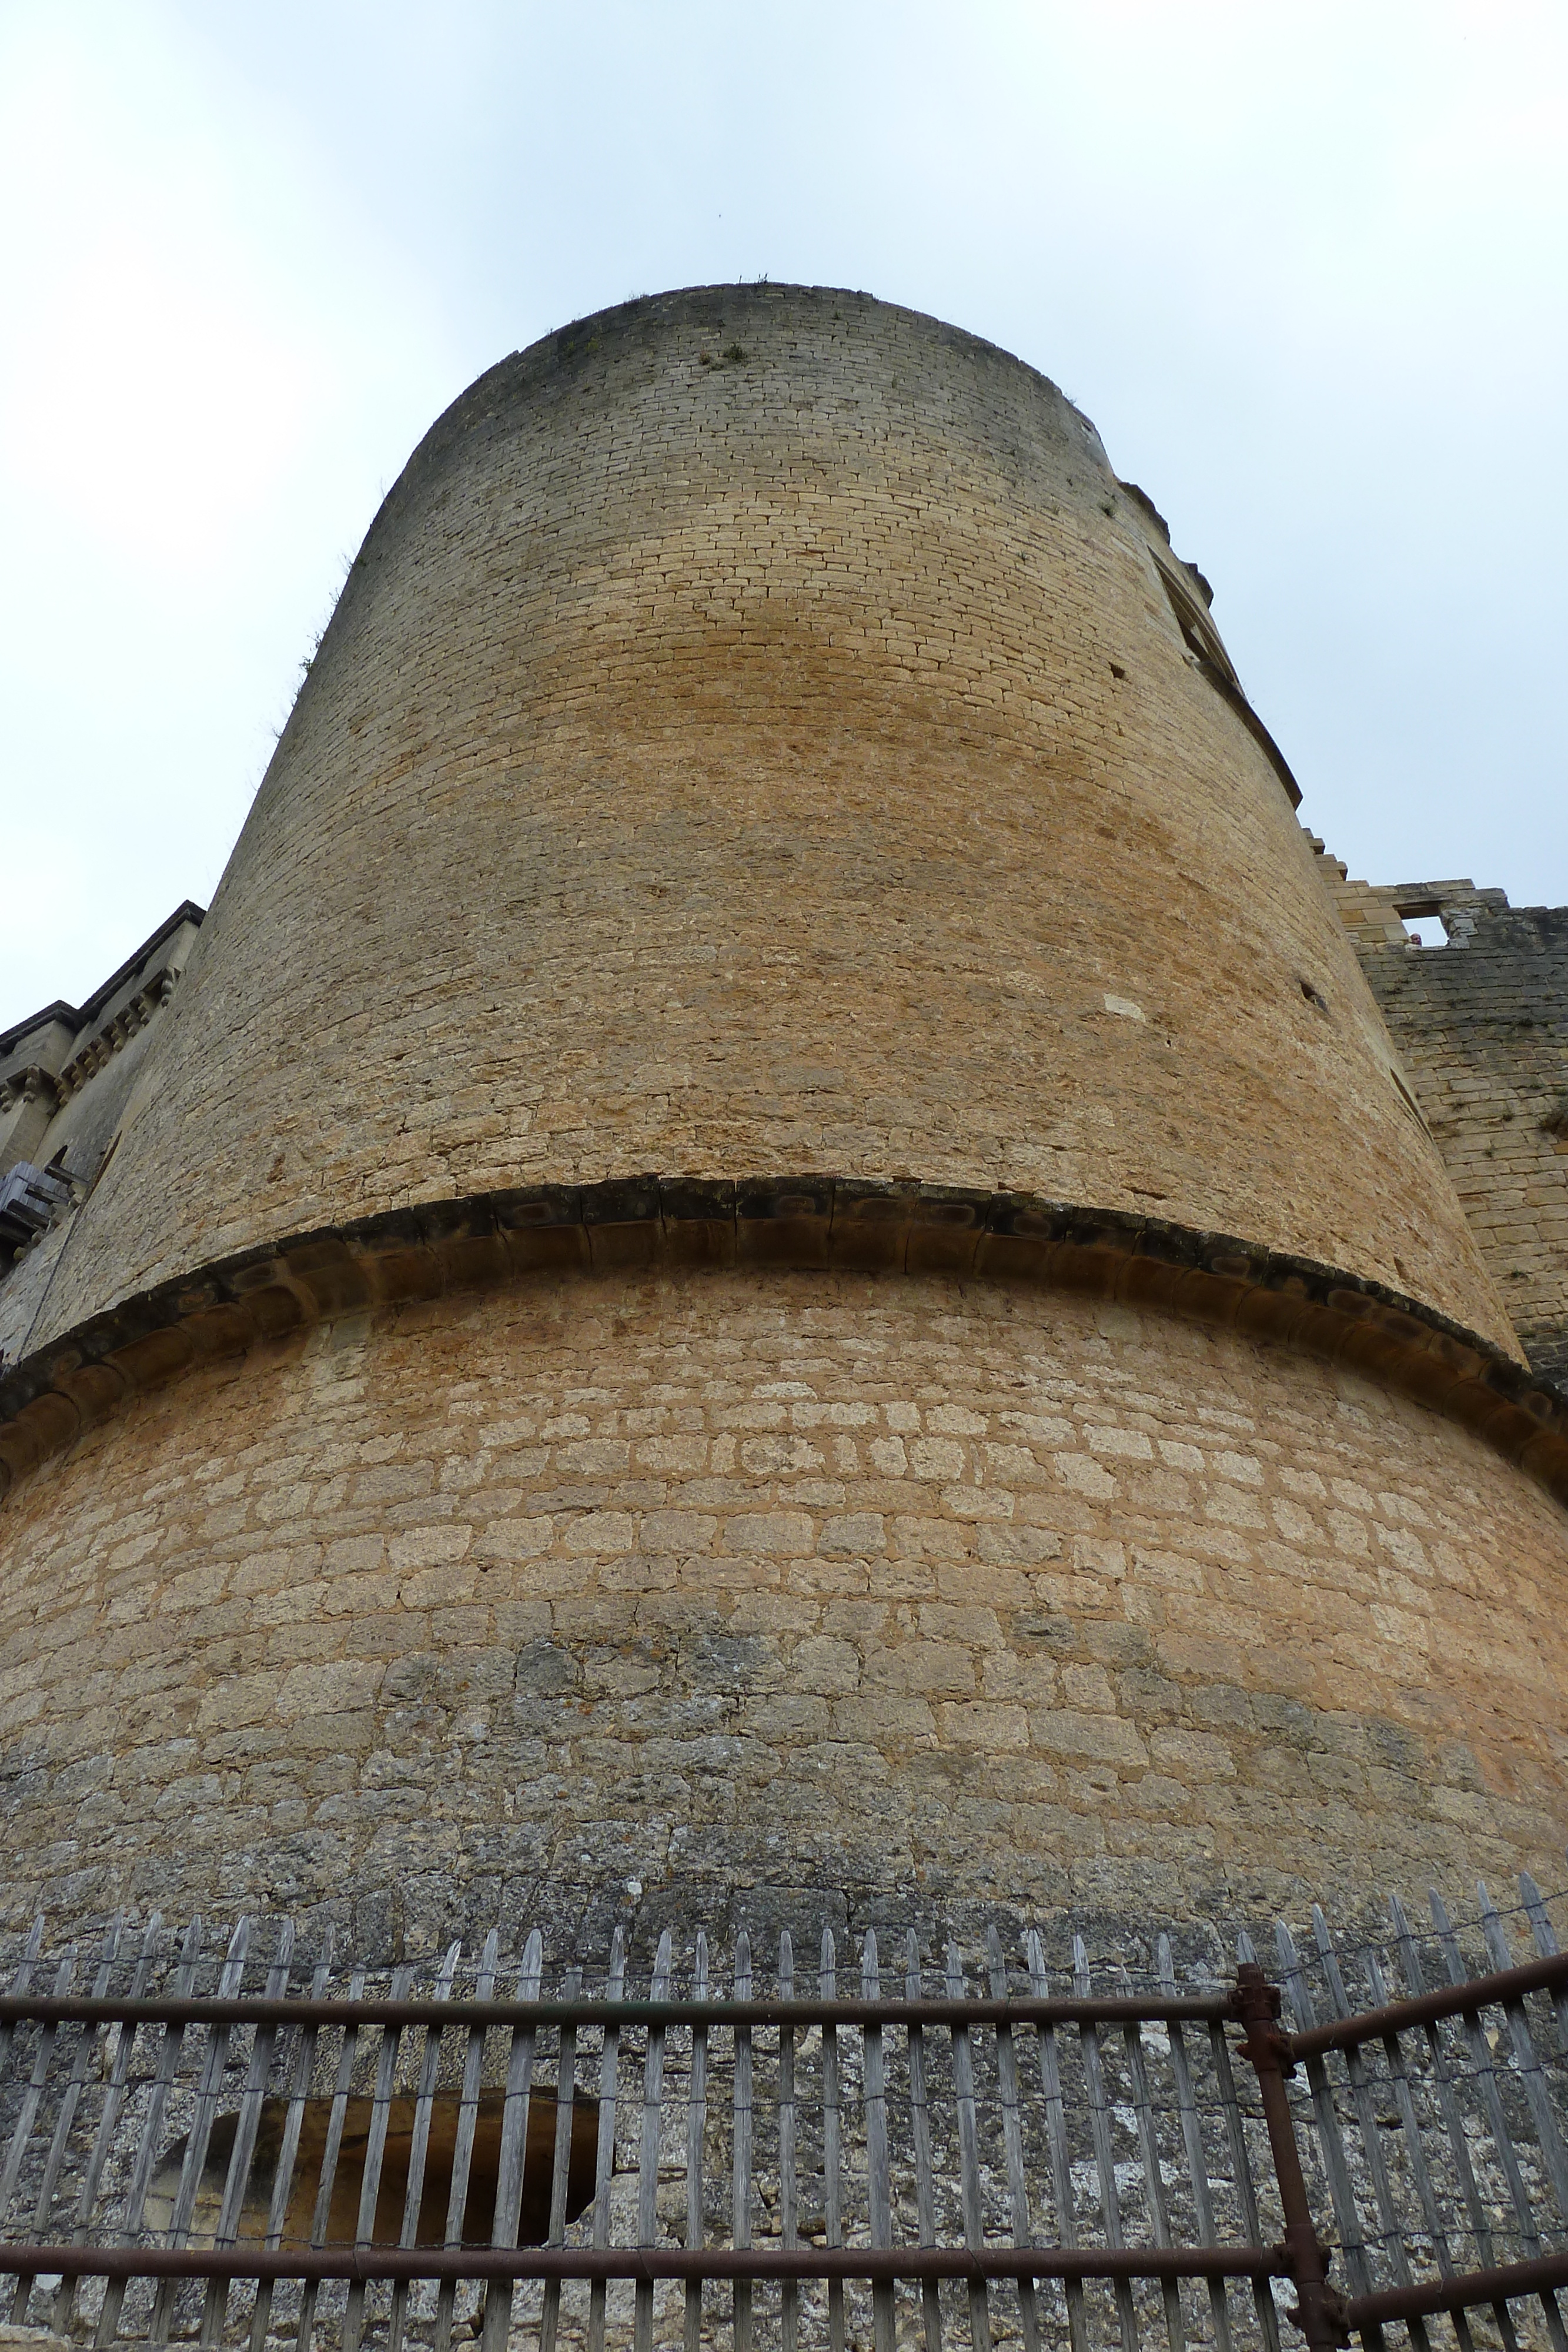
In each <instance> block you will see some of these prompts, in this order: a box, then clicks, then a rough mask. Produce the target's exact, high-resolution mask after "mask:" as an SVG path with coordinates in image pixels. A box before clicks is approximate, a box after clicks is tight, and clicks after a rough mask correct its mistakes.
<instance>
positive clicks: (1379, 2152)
mask: <svg viewBox="0 0 1568 2352" xmlns="http://www.w3.org/2000/svg"><path fill="white" fill-rule="evenodd" d="M1312 1940H1313V1942H1314V1943H1315V1944H1316V1946H1317V1948H1318V1958H1319V1959H1320V1960H1321V1961H1322V1969H1323V1979H1324V1981H1325V1982H1326V1984H1327V1986H1328V1990H1329V1999H1330V2000H1331V2001H1332V2002H1333V2010H1334V2014H1335V2016H1336V2017H1349V2016H1351V2015H1352V2014H1353V2011H1352V2008H1351V2002H1350V1996H1349V1994H1348V1993H1347V1992H1346V1990H1345V1985H1344V1979H1343V1976H1342V1975H1341V1973H1340V1965H1339V1959H1338V1957H1337V1955H1336V1954H1335V1951H1334V1948H1333V1937H1332V1936H1331V1935H1330V1934H1329V1924H1328V1921H1327V1919H1326V1918H1325V1917H1324V1916H1323V1912H1322V1906H1321V1905H1320V1904H1316V1903H1314V1904H1313V1906H1312ZM1302 1986H1303V1990H1304V1988H1305V1979H1304V1978H1303V1979H1302ZM1309 2006H1310V2004H1309ZM1344 2062H1345V2073H1346V2074H1348V2075H1349V2077H1350V2095H1351V2102H1352V2104H1353V2105H1354V2108H1355V2119H1356V2122H1357V2124H1358V2125H1359V2126H1360V2128H1361V2144H1362V2147H1363V2148H1364V2150H1365V2153H1366V2168H1367V2171H1368V2173H1369V2174H1370V2175H1371V2179H1372V2194H1373V2199H1374V2201H1375V2204H1376V2207H1377V2220H1378V2225H1379V2229H1380V2231H1381V2232H1382V2237H1383V2242H1384V2244H1385V2247H1386V2248H1387V2250H1388V2255H1389V2259H1390V2261H1391V2262H1392V2263H1393V2264H1394V2273H1395V2281H1396V2284H1397V2285H1399V2286H1409V2285H1411V2284H1413V2280H1412V2277H1411V2271H1410V2258H1409V2256H1408V2254H1407V2253H1406V2249H1405V2233H1404V2231H1402V2229H1401V2228H1400V2226H1399V2215H1398V2213H1397V2211H1396V2209H1395V2204H1394V2191H1393V2189H1392V2188H1391V2187H1390V2185H1389V2179H1388V2167H1387V2165H1386V2164H1385V2162H1384V2160H1383V2135H1382V2133H1381V2131H1380V2129H1379V2127H1378V2122H1377V2113H1376V2106H1375V2102H1374V2099H1373V2095H1372V2084H1371V2082H1370V2080H1369V2079H1368V2076H1367V2072H1366V2061H1365V2058H1364V2055H1363V2053H1362V2052H1361V2051H1360V2050H1359V2049H1357V2048H1355V2047H1354V2046H1353V2047H1352V2048H1351V2049H1349V2050H1347V2051H1346V2052H1345V2053H1344ZM1309 2072H1310V2069H1309ZM1407 2324H1408V2326H1409V2330H1410V2341H1411V2343H1412V2344H1413V2345H1414V2346H1415V2347H1416V2352H1428V2347H1429V2346H1430V2343H1431V2336H1430V2332H1429V2330H1428V2329H1427V2323H1426V2321H1425V2320H1424V2319H1421V2318H1415V2319H1412V2320H1410V2321H1409V2322H1408V2323H1407Z"/></svg>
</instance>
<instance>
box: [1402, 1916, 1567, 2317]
mask: <svg viewBox="0 0 1568 2352" xmlns="http://www.w3.org/2000/svg"><path fill="white" fill-rule="evenodd" d="M1427 1901H1428V1902H1429V1904H1430V1905H1431V1909H1432V1918H1433V1923H1434V1925H1435V1926H1436V1927H1437V1940H1438V1942H1439V1944H1440V1945H1441V1947H1442V1951H1443V1958H1444V1961H1445V1962H1446V1964H1447V1967H1448V1980H1449V1982H1450V1983H1451V1984H1456V1985H1462V1984H1463V1983H1464V1982H1465V1981H1466V1979H1467V1978H1468V1976H1469V1970H1468V1969H1467V1968H1466V1967H1465V1962H1464V1955H1463V1954H1462V1953H1461V1952H1460V1950H1459V1944H1458V1937H1457V1936H1456V1935H1455V1934H1454V1931H1453V1928H1452V1927H1451V1926H1450V1925H1449V1921H1448V1911H1447V1909H1446V1908H1445V1906H1444V1903H1443V1898H1442V1896H1441V1895H1439V1894H1438V1892H1437V1888H1436V1887H1435V1886H1434V1887H1433V1888H1431V1889H1430V1891H1429V1893H1428V1895H1427ZM1459 2022H1460V2025H1461V2026H1462V2028H1463V2031H1464V2035H1465V2039H1466V2041H1467V2042H1468V2043H1469V2053H1470V2063H1471V2065H1472V2066H1473V2067H1474V2069H1475V2073H1476V2077H1477V2079H1478V2081H1479V2084H1480V2090H1481V2098H1482V2102H1483V2104H1484V2105H1485V2107H1486V2113H1487V2124H1488V2126H1489V2128H1490V2132H1491V2136H1492V2144H1493V2146H1494V2147H1495V2148H1496V2150H1497V2156H1498V2161H1499V2163H1500V2165H1501V2167H1502V2176H1503V2179H1505V2180H1506V2181H1507V2183H1508V2193H1509V2196H1510V2198H1511V2200H1512V2204H1513V2210H1514V2213H1515V2215H1516V2217H1517V2219H1518V2222H1519V2234H1520V2236H1521V2239H1522V2240H1523V2242H1524V2250H1525V2253H1526V2255H1527V2257H1529V2258H1531V2259H1533V2258H1534V2257H1535V2256H1537V2255H1539V2253H1540V2252H1541V2233H1540V2231H1538V2229H1537V2228H1536V2226H1535V2211H1534V2208H1533V2207H1532V2205H1531V2201H1530V2191H1529V2190H1528V2189H1526V2187H1525V2185H1524V2175H1523V2173H1522V2172H1521V2169H1520V2164H1519V2156H1518V2152H1517V2150H1516V2149H1515V2147H1514V2145H1513V2135H1512V2133H1511V2131H1510V2130H1509V2127H1508V2117H1507V2116H1505V2115H1504V2113H1503V2105H1502V2095H1501V2093H1500V2091H1499V2089H1498V2084H1497V2069H1496V2066H1495V2064H1494V2063H1493V2060H1492V2053H1491V2044H1490V2042H1488V2040H1487V2035H1486V2028H1485V2027H1484V2026H1483V2025H1482V2023H1481V2021H1480V2017H1479V2014H1478V2012H1477V2011H1475V2010H1473V2009H1468V2010H1466V2011H1464V2012H1463V2015H1462V2016H1461V2018H1460V2020H1459ZM1539 2301H1540V2304H1541V2309H1542V2315H1543V2316H1544V2318H1545V2321H1546V2332H1547V2335H1548V2336H1550V2338H1551V2340H1552V2352H1568V2334H1565V2333H1564V2331H1563V2315H1562V2313H1561V2312H1560V2311H1559V2309H1558V2307H1557V2297H1556V2296H1555V2295H1554V2294H1551V2293H1550V2292H1547V2293H1544V2294H1542V2295H1541V2296H1540V2298H1539Z"/></svg>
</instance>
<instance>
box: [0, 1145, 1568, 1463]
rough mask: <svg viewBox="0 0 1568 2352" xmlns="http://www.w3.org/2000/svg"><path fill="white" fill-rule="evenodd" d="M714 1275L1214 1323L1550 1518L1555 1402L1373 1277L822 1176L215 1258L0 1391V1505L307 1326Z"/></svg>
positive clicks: (1567, 1436)
mask: <svg viewBox="0 0 1568 2352" xmlns="http://www.w3.org/2000/svg"><path fill="white" fill-rule="evenodd" d="M733 1265H743V1266H745V1265H753V1266H759V1267H770V1268H774V1269H783V1270H800V1271H810V1270H813V1269H820V1270H823V1271H841V1272H852V1273H866V1272H873V1273H888V1274H912V1275H943V1276H955V1277H959V1278H962V1277H964V1276H973V1277H976V1278H978V1279H982V1280H986V1281H1003V1282H1006V1281H1019V1282H1033V1283H1043V1284H1046V1285H1050V1286H1056V1287H1059V1288H1062V1289H1067V1290H1074V1291H1080V1292H1090V1293H1093V1294H1096V1295H1099V1296H1102V1297H1114V1298H1117V1299H1120V1300H1122V1301H1124V1302H1125V1303H1126V1304H1128V1305H1130V1306H1136V1307H1150V1308H1154V1309H1156V1310H1162V1311H1164V1312H1166V1313H1169V1314H1174V1315H1178V1316H1181V1317H1183V1318H1186V1319H1188V1320H1192V1321H1197V1322H1201V1323H1209V1324H1216V1325H1223V1326H1226V1327H1228V1328H1230V1329H1233V1330H1236V1331H1239V1332H1240V1333H1242V1334H1244V1335H1246V1336H1248V1337H1250V1338H1253V1339H1264V1340H1271V1341H1274V1342H1277V1343H1279V1344H1281V1345H1283V1346H1286V1347H1290V1348H1295V1349H1302V1350H1304V1351H1305V1352H1307V1353H1309V1354H1312V1355H1314V1356H1318V1357H1322V1358H1327V1359H1329V1360H1333V1361H1336V1362H1340V1363H1343V1364H1346V1365H1348V1366H1350V1367H1352V1368H1353V1369H1354V1370H1356V1371H1358V1372H1360V1373H1362V1374H1363V1375H1364V1376H1365V1377H1367V1378H1369V1379H1372V1380H1375V1381H1382V1382H1383V1383H1385V1385H1386V1386H1387V1387H1389V1388H1391V1389H1394V1390H1396V1391H1399V1392H1400V1393H1402V1394H1404V1395H1406V1396H1408V1397H1411V1398H1413V1399H1415V1400H1416V1402H1420V1403H1422V1404H1425V1405H1427V1406H1429V1407H1430V1408H1431V1409H1432V1410H1433V1411H1435V1412H1439V1413H1441V1414H1443V1415H1444V1416H1446V1417H1447V1418H1448V1419H1449V1420H1452V1421H1456V1422H1458V1423H1460V1424H1462V1425H1463V1426H1464V1427H1467V1428H1469V1429H1470V1430H1471V1431H1473V1432H1474V1433H1475V1434H1476V1435H1478V1436H1479V1437H1480V1438H1481V1439H1482V1440H1483V1441H1484V1442H1485V1443H1486V1444H1488V1445H1489V1446H1490V1447H1492V1448H1493V1449H1494V1450H1495V1451H1496V1452H1497V1453H1499V1454H1502V1455H1503V1456H1504V1457H1505V1458H1506V1459H1508V1460H1510V1461H1511V1462H1515V1463H1517V1464H1518V1465H1520V1466H1521V1468H1523V1469H1524V1470H1526V1471H1528V1472H1529V1473H1530V1475H1531V1476H1532V1477H1534V1478H1535V1479H1537V1480H1538V1481H1539V1482H1540V1484H1541V1485H1542V1486H1544V1487H1545V1488H1546V1489H1547V1491H1548V1492H1549V1493H1550V1494H1552V1495H1553V1496H1556V1497H1557V1499H1558V1500H1559V1501H1562V1502H1565V1503H1568V1397H1565V1396H1564V1395H1563V1392H1562V1391H1561V1390H1559V1389H1558V1388H1556V1387H1555V1386H1554V1385H1552V1384H1551V1383H1549V1382H1542V1381H1539V1380H1537V1379H1535V1378H1533V1377H1532V1376H1531V1373H1530V1372H1529V1370H1527V1369H1526V1368H1525V1367H1524V1366H1522V1365H1521V1364H1520V1363H1518V1362H1517V1361H1515V1360H1514V1359H1513V1358H1512V1357H1511V1356H1508V1355H1506V1354H1505V1353H1504V1352H1503V1350H1502V1349H1500V1348H1497V1347H1495V1346H1493V1344H1492V1343H1491V1342H1490V1340H1488V1339H1482V1338H1480V1337H1479V1336H1478V1335H1477V1334H1476V1333H1475V1332H1472V1331H1468V1330H1466V1329H1465V1328H1463V1327H1462V1326H1461V1325H1459V1324H1457V1323H1454V1322H1450V1321H1449V1320H1448V1318H1445V1317H1443V1316H1441V1315H1439V1314H1437V1312H1436V1311H1435V1310H1434V1309H1432V1308H1430V1307H1424V1306H1422V1305H1420V1304H1418V1303H1417V1302H1416V1301H1414V1300H1411V1299H1409V1298H1406V1297H1401V1296H1400V1295H1399V1294H1398V1293H1397V1292H1396V1291H1393V1290H1389V1289H1387V1288H1385V1286H1383V1285H1381V1284H1379V1283H1375V1282H1371V1281H1368V1280H1365V1279H1364V1278H1363V1277H1361V1276H1355V1275H1352V1274H1346V1273H1343V1272H1342V1271H1341V1270H1339V1269H1338V1268H1335V1267H1333V1266H1327V1265H1318V1264H1315V1263H1314V1262H1312V1260H1310V1259H1306V1258H1301V1257H1292V1256H1290V1255H1286V1254H1285V1253H1283V1252H1281V1251H1276V1250H1270V1249H1266V1248H1263V1247H1260V1246H1259V1245H1258V1244H1254V1243H1249V1242H1245V1241H1240V1240H1238V1239H1237V1238H1236V1237H1235V1236H1234V1235H1231V1234H1213V1233H1200V1232H1197V1231H1195V1230H1193V1229H1192V1228H1190V1227H1186V1226H1182V1225H1177V1224H1171V1223H1166V1222H1164V1221H1163V1220H1161V1219H1158V1218H1139V1217H1134V1216H1130V1215H1128V1214H1126V1213H1124V1212H1121V1211H1117V1210H1091V1209H1084V1208H1082V1207H1072V1206H1070V1205H1065V1204H1063V1203H1062V1202H1055V1201H1048V1200H1044V1199H1040V1198H1039V1197H1037V1196H1031V1195H1029V1194H1025V1193H986V1192H976V1191H967V1190H964V1189H962V1188H956V1187H954V1188H944V1187H941V1186H936V1185H925V1184H909V1183H893V1182H880V1183H879V1182H873V1181H865V1180H863V1179H849V1178H842V1177H831V1176H821V1175H810V1176H778V1177H742V1178H737V1179H735V1180H733V1181H728V1180H724V1181H712V1180H704V1179H696V1178H686V1177H676V1178H661V1177H658V1176H646V1177H643V1178H639V1179H635V1180H632V1181H612V1182H606V1183H600V1184H584V1185H571V1186H569V1185H540V1186H534V1187H529V1188H524V1189H519V1190H515V1191H507V1192H485V1193H478V1194H475V1195H473V1196H472V1197H469V1198H466V1199H454V1200H446V1201H433V1202H422V1203H421V1204H420V1205H419V1206H418V1207H415V1208H410V1209H401V1210H393V1211H390V1212H385V1213H381V1214H378V1215H374V1216H368V1217H363V1218H359V1219H355V1220H353V1221H351V1222H347V1223H341V1224H339V1225H334V1226H329V1227H325V1228H322V1229H319V1230H318V1231H316V1232H313V1233H305V1234H298V1235H296V1236H295V1237H294V1238H293V1239H291V1240H289V1241H287V1242H284V1243H282V1244H278V1245H277V1247H275V1248H261V1249H250V1250H244V1251H241V1252H239V1253H237V1254H236V1255H234V1256H232V1257H227V1258H224V1259H220V1260H217V1261H215V1262H214V1263H213V1264H212V1265H208V1266H206V1267H204V1268H203V1269H202V1270H201V1271H200V1272H199V1273H197V1274H196V1275H194V1276H187V1277H183V1278H181V1279H178V1280H174V1281H171V1282H167V1283H162V1284H160V1285H158V1286H155V1287H153V1288H152V1289H150V1290H145V1291H142V1292H141V1293H140V1294H139V1295H138V1296H136V1297H131V1298H127V1299H125V1300H123V1301H122V1302H121V1303H120V1305H119V1306H117V1307H112V1308H110V1310H109V1311H108V1312H107V1313H104V1314H101V1315H97V1316H94V1317H93V1318H91V1319H90V1320H89V1321H88V1322H85V1323H83V1324H82V1325H81V1326H79V1328H77V1329H76V1330H74V1331H72V1332H71V1333H69V1334H68V1336H67V1337H66V1338H64V1339H57V1340H54V1341H52V1342H51V1343H50V1344H49V1345H48V1346H47V1347H45V1348H43V1349H38V1350H37V1352H36V1353H35V1354H33V1355H31V1356H29V1357H27V1358H26V1359H25V1360H23V1361H22V1362H20V1363H18V1364H16V1365H15V1366H14V1367H13V1368H12V1369H11V1370H9V1371H7V1372H5V1374H4V1375H3V1376H0V1494H4V1492H5V1489H6V1488H7V1487H8V1486H9V1485H10V1484H11V1483H12V1481H13V1480H14V1479H15V1478H16V1477H17V1476H18V1475H21V1474H22V1473H24V1472H25V1471H26V1470H27V1469H30V1468H32V1467H33V1466H34V1465H37V1463H39V1462H41V1461H43V1460H44V1459H46V1458H47V1456H48V1455H49V1454H55V1453H58V1452H60V1451H61V1450H63V1449H64V1448H65V1447H66V1446H68V1445H69V1444H71V1443H72V1441H73V1440H74V1439H75V1437H76V1436H77V1435H78V1432H79V1431H80V1430H82V1429H83V1428H84V1427H86V1426H87V1425H89V1424H90V1423H93V1422H95V1421H98V1420H100V1419H101V1418H103V1416H104V1415H105V1414H107V1413H109V1412H112V1411H113V1409H114V1407H115V1405H116V1404H117V1403H118V1402H120V1399H121V1398H122V1397H124V1396H126V1395H128V1394H131V1393H134V1392H136V1391H140V1390H144V1389H148V1388H152V1387H156V1386H158V1385H160V1384H162V1382H164V1381H168V1380H171V1379H172V1378H173V1377H174V1376H175V1375H177V1374H178V1373H179V1372H181V1371H183V1370H185V1369H186V1368H187V1367H188V1366H190V1365H192V1364H194V1363H197V1362H200V1361H204V1360H213V1359H214V1358H219V1357H224V1356H233V1355H238V1354H242V1353H244V1352H245V1350H246V1349H249V1348H251V1347H254V1346H255V1345H256V1343H257V1342H258V1341H259V1340H263V1339H271V1338H274V1337H276V1336H277V1335H279V1334H281V1333H283V1332H285V1331H287V1330H291V1329H293V1328H297V1327H298V1326H299V1325H302V1324H305V1323H309V1322H313V1321H317V1320H319V1319H321V1318H329V1317H332V1316H336V1315H342V1314H347V1313H351V1312H354V1311H356V1310H360V1309H363V1308H366V1307H380V1306H391V1305H395V1304H396V1303H398V1302H400V1301H402V1300H407V1299H417V1298H429V1297H439V1296H441V1295H443V1294H444V1293H449V1292H453V1291H463V1290H469V1289H478V1288H488V1287H492V1286H497V1285H499V1284H502V1283H505V1282H507V1281H509V1280H512V1279H514V1278H517V1277H520V1276H528V1275H537V1274H552V1273H554V1274H575V1273H582V1274H607V1273H622V1272H625V1271H627V1270H630V1269H634V1268H637V1267H643V1266H646V1267H650V1268H658V1267H666V1268H669V1269H672V1270H675V1269H693V1268H702V1267H727V1266H733Z"/></svg>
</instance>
